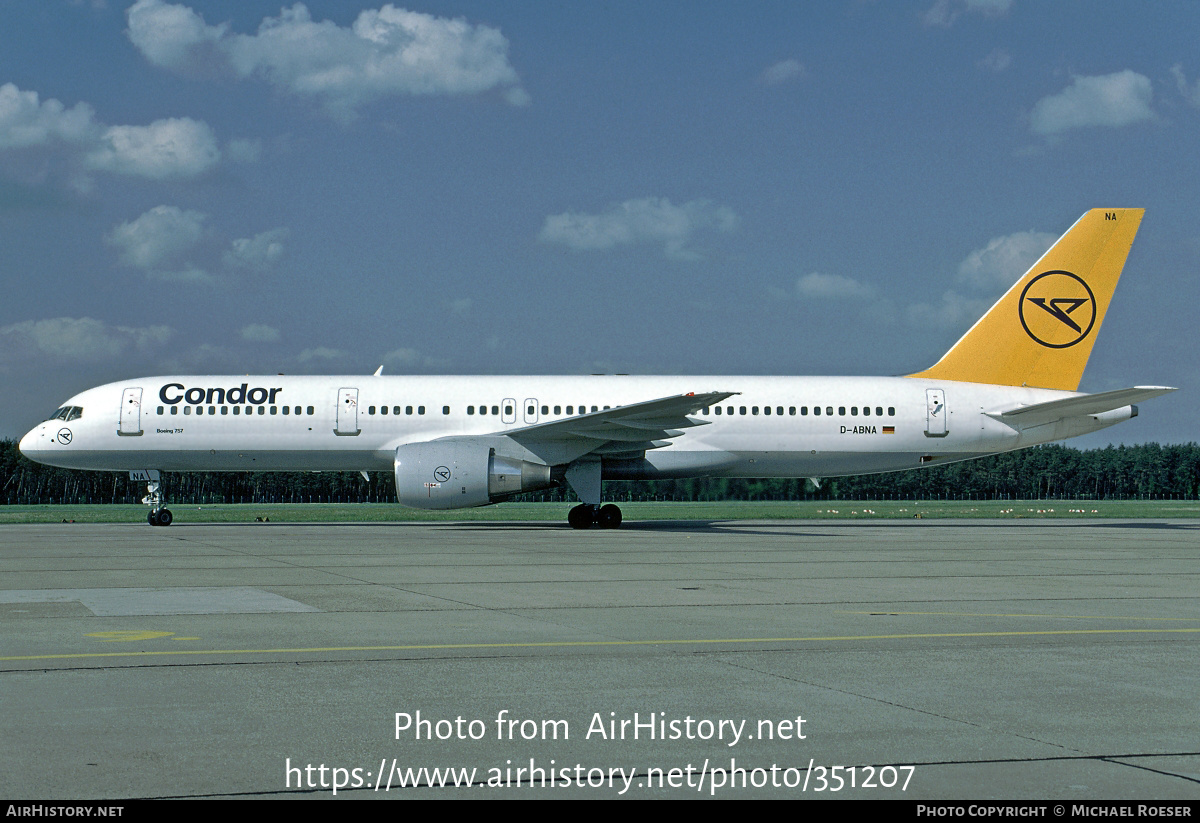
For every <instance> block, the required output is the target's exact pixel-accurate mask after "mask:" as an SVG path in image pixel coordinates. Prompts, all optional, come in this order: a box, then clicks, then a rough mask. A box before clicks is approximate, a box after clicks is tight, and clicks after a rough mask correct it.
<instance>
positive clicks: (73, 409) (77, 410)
mask: <svg viewBox="0 0 1200 823" xmlns="http://www.w3.org/2000/svg"><path fill="white" fill-rule="evenodd" d="M81 417H83V406H63V407H62V408H61V409H59V410H58V411H56V412H54V414H52V415H50V416H49V417H47V418H46V419H47V420H78V419H79V418H81Z"/></svg>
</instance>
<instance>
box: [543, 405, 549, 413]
mask: <svg viewBox="0 0 1200 823" xmlns="http://www.w3.org/2000/svg"><path fill="white" fill-rule="evenodd" d="M549 413H550V407H549V406H542V414H549Z"/></svg>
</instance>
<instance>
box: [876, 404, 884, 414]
mask: <svg viewBox="0 0 1200 823" xmlns="http://www.w3.org/2000/svg"><path fill="white" fill-rule="evenodd" d="M875 416H876V417H883V406H876V407H875Z"/></svg>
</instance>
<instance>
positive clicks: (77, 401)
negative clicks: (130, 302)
mask: <svg viewBox="0 0 1200 823" xmlns="http://www.w3.org/2000/svg"><path fill="white" fill-rule="evenodd" d="M708 391H722V392H737V393H738V394H737V395H736V396H734V397H730V398H729V399H727V400H725V401H722V402H721V403H719V404H717V406H714V407H709V408H706V409H703V410H701V411H700V412H699V413H698V414H695V415H693V419H695V420H701V421H704V422H705V423H708V424H710V425H703V426H696V427H694V428H689V429H687V430H686V431H685V432H683V433H681V434H679V435H678V436H675V437H672V438H671V440H670V442H669V444H668V445H664V446H662V447H661V448H654V449H650V450H647V451H646V453H645V457H644V459H643V458H636V459H631V458H628V457H626V458H623V459H606V460H605V462H604V466H603V476H604V478H605V479H639V478H655V477H697V476H726V477H830V476H837V475H848V474H865V473H872V472H884V471H896V470H903V469H909V468H917V467H919V466H922V465H928V464H930V463H934V464H936V463H941V462H947V461H950V460H961V459H966V458H970V457H978V456H982V455H985V454H990V453H994V452H1001V451H1008V450H1011V449H1016V448H1023V447H1025V446H1032V445H1036V444H1038V443H1045V442H1050V441H1052V440H1057V439H1062V438H1064V437H1071V436H1074V435H1078V434H1084V433H1086V432H1089V431H1095V430H1097V429H1100V428H1104V427H1105V426H1108V425H1112V424H1113V423H1116V422H1119V421H1120V420H1123V419H1127V418H1128V417H1129V416H1130V414H1129V413H1128V412H1129V410H1128V407H1127V408H1126V409H1125V410H1119V411H1118V412H1115V413H1111V412H1110V413H1105V414H1101V415H1092V416H1084V417H1075V418H1071V419H1069V420H1060V421H1057V422H1056V423H1054V424H1050V425H1041V426H1036V427H1027V428H1024V429H1020V428H1015V427H1013V426H1011V425H1008V424H1006V423H1002V422H999V421H998V420H996V419H993V418H992V417H989V416H988V415H987V412H989V411H995V410H997V409H1008V408H1012V407H1014V406H1022V405H1032V404H1036V403H1043V402H1046V401H1050V400H1055V399H1059V398H1064V397H1074V396H1076V394H1075V393H1074V392H1062V391H1050V390H1044V389H1031V388H1023V387H1010V386H994V385H985V384H977V383H961V382H954V381H945V380H942V381H934V380H927V379H921V378H910V377H687V376H683V377H651V376H620V375H617V376H590V377H561V376H532V377H510V376H498V377H489V376H479V377H412V376H403V377H390V376H366V377H363V376H334V377H293V376H282V375H278V376H262V375H259V376H234V377H231V376H194V375H193V376H168V377H154V378H143V379H135V380H127V381H122V382H119V383H110V384H108V385H105V386H99V387H97V388H94V389H89V390H88V391H85V392H83V393H81V394H79V395H76V396H75V397H73V398H71V400H69V401H68V402H67V406H64V409H66V408H68V407H70V408H72V409H78V410H79V411H78V413H63V414H62V415H60V417H59V418H57V419H50V420H47V421H45V422H43V423H41V424H39V425H38V426H36V427H35V428H34V429H33V430H32V431H30V432H29V433H28V434H26V435H25V437H24V438H22V440H21V443H20V448H21V451H22V452H23V453H24V454H25V455H26V456H28V457H30V458H31V459H33V460H36V461H38V462H41V463H47V464H50V465H54V466H62V467H66V468H74V469H102V470H116V471H121V470H132V469H158V470H162V471H297V470H311V471H390V470H392V468H393V461H394V457H395V451H396V449H397V448H398V447H399V446H402V445H405V444H409V443H417V442H426V441H431V440H437V439H439V438H445V437H455V436H471V435H495V436H504V435H505V434H507V433H509V432H512V431H515V430H518V429H521V428H524V427H527V426H531V425H536V424H540V423H547V422H551V421H554V420H560V419H563V418H566V417H569V416H572V415H579V414H581V413H583V410H584V409H586V411H587V412H591V411H593V410H603V409H604V408H606V407H613V408H615V407H618V406H623V405H628V404H633V403H638V402H643V401H647V400H652V399H655V398H661V397H667V396H672V395H680V394H687V393H689V392H695V393H701V392H708ZM718 407H719V409H720V412H719V413H718ZM481 410H482V411H481ZM818 410H819V413H817V412H818ZM61 411H63V410H60V412H61Z"/></svg>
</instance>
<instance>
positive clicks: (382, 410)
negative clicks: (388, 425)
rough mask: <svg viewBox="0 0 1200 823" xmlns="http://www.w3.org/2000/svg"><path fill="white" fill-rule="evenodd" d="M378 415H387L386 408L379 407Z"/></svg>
mask: <svg viewBox="0 0 1200 823" xmlns="http://www.w3.org/2000/svg"><path fill="white" fill-rule="evenodd" d="M379 413H380V414H387V406H380V407H379Z"/></svg>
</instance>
